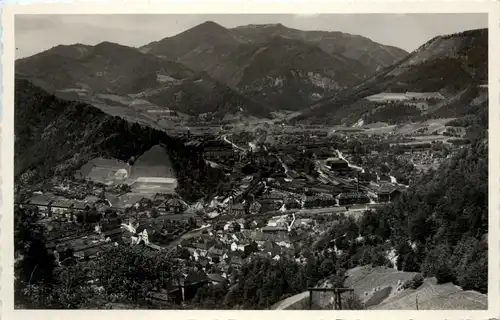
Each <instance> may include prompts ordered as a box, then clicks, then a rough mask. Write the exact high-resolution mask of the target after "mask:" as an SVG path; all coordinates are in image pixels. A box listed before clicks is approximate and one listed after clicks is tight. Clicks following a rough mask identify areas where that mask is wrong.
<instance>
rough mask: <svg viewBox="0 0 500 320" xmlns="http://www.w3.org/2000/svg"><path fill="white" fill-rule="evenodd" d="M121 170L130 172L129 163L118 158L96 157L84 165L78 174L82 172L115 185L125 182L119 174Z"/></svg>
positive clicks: (87, 176)
mask: <svg viewBox="0 0 500 320" xmlns="http://www.w3.org/2000/svg"><path fill="white" fill-rule="evenodd" d="M119 170H120V171H123V170H125V171H127V172H128V170H129V169H128V164H127V163H125V162H123V161H120V160H118V159H104V158H95V159H92V160H91V161H89V162H87V163H86V164H85V165H83V166H82V167H81V168H80V170H78V172H79V173H77V175H80V174H81V175H82V176H83V177H85V178H87V179H90V180H92V181H94V182H99V183H103V184H106V185H113V184H115V183H123V180H121V179H120V176H119V174H117V173H118V171H119Z"/></svg>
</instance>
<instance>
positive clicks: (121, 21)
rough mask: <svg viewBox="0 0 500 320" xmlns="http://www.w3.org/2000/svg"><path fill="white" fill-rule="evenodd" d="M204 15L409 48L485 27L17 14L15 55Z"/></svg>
mask: <svg viewBox="0 0 500 320" xmlns="http://www.w3.org/2000/svg"><path fill="white" fill-rule="evenodd" d="M205 21H214V22H216V23H218V24H220V25H222V26H224V27H227V28H232V27H236V26H241V25H247V24H267V23H281V24H283V25H285V26H286V27H290V28H295V29H300V30H324V31H341V32H345V33H350V34H356V35H361V36H364V37H367V38H370V39H371V40H373V41H375V42H379V43H381V44H385V45H391V46H395V47H399V48H401V49H404V50H406V51H408V52H411V51H413V50H415V49H417V48H418V47H419V46H421V45H422V44H424V43H425V42H426V41H428V40H430V39H432V38H433V37H435V36H437V35H442V34H450V33H455V32H461V31H464V30H470V29H477V28H487V27H488V16H487V14H483V13H447V14H428V13H425V14H324V15H311V14H307V15H300V14H268V15H262V14H231V15H229V14H220V15H213V14H210V15H209V14H200V15H193V14H183V15H180V14H175V15H174V14H172V15H165V14H162V15H151V14H149V15H148V14H140V15H96V14H94V15H69V14H65V15H16V18H15V42H16V48H17V50H16V58H23V57H27V56H31V55H33V54H36V53H38V52H41V51H44V50H47V49H50V48H52V47H54V46H56V45H59V44H64V45H69V44H75V43H83V44H89V45H95V44H98V43H100V42H102V41H110V42H116V43H119V44H122V45H127V46H134V47H138V46H142V45H145V44H147V43H149V42H151V41H158V40H160V39H163V38H165V37H170V36H173V35H176V34H178V33H180V32H182V31H185V30H187V29H189V28H192V27H194V26H196V25H198V24H200V23H203V22H205Z"/></svg>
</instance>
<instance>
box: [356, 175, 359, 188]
mask: <svg viewBox="0 0 500 320" xmlns="http://www.w3.org/2000/svg"><path fill="white" fill-rule="evenodd" d="M357 172H358V177H357V178H356V192H357V193H358V194H359V171H357Z"/></svg>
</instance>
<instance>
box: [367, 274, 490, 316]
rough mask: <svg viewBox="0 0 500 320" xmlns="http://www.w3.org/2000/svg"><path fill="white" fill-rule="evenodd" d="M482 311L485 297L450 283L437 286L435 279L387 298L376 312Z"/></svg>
mask: <svg viewBox="0 0 500 320" xmlns="http://www.w3.org/2000/svg"><path fill="white" fill-rule="evenodd" d="M417 301H418V309H419V310H483V309H487V308H488V298H487V296H486V295H484V294H481V293H478V292H475V291H463V290H462V289H461V288H460V287H457V286H455V285H453V284H452V283H444V284H437V281H436V279H435V278H428V279H425V281H424V283H423V284H422V286H420V287H419V288H418V289H417V290H413V289H407V290H405V291H403V292H401V293H399V294H398V295H395V296H393V297H389V298H388V299H387V300H386V301H385V302H383V303H382V304H380V305H377V306H373V307H372V308H371V309H377V310H395V309H398V310H411V309H416V302H417Z"/></svg>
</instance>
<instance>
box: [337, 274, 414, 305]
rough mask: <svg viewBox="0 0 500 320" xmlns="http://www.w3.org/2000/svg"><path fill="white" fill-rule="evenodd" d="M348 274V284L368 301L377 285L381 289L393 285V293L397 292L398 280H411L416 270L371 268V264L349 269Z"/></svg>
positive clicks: (361, 297)
mask: <svg viewBox="0 0 500 320" xmlns="http://www.w3.org/2000/svg"><path fill="white" fill-rule="evenodd" d="M348 274H349V277H348V278H347V280H346V286H347V287H350V288H353V289H354V292H355V293H356V294H357V295H358V296H359V297H360V299H361V300H364V302H366V301H368V300H369V299H370V297H371V293H372V290H373V289H374V288H377V287H378V288H379V289H383V288H385V287H393V290H392V294H396V288H397V286H398V281H400V282H404V281H406V280H411V279H412V278H413V276H414V275H415V274H416V272H403V271H397V270H395V269H392V268H386V267H376V268H371V267H370V266H363V267H356V268H353V269H351V270H349V271H348ZM365 293H366V294H365Z"/></svg>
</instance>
